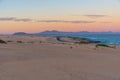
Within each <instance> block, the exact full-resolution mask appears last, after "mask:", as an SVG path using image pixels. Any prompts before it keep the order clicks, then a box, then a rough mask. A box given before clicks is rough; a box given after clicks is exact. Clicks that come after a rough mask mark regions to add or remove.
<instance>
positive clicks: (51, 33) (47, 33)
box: [13, 30, 113, 36]
mask: <svg viewBox="0 0 120 80" xmlns="http://www.w3.org/2000/svg"><path fill="white" fill-rule="evenodd" d="M76 34H113V32H110V31H108V32H88V31H80V32H63V31H57V30H52V31H48V30H47V31H43V32H39V33H33V34H28V33H25V32H16V33H14V34H13V35H34V36H69V35H76Z"/></svg>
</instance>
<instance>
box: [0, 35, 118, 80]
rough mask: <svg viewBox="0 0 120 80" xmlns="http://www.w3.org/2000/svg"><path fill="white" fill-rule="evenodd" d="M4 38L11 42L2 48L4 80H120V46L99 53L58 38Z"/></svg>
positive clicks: (0, 79)
mask: <svg viewBox="0 0 120 80" xmlns="http://www.w3.org/2000/svg"><path fill="white" fill-rule="evenodd" d="M0 38H1V39H3V40H5V41H10V42H8V43H7V44H0V80H120V46H119V45H116V49H113V48H105V47H99V48H97V49H96V48H95V44H74V43H71V42H59V41H57V40H56V39H55V37H34V36H21V37H20V36H0ZM11 41H12V42H11ZM18 41H22V43H18Z"/></svg>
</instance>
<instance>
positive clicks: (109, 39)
mask: <svg viewBox="0 0 120 80" xmlns="http://www.w3.org/2000/svg"><path fill="white" fill-rule="evenodd" d="M54 36H71V37H78V38H87V39H91V40H94V41H100V42H101V43H104V44H120V33H70V34H54Z"/></svg>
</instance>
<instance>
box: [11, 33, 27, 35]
mask: <svg viewBox="0 0 120 80" xmlns="http://www.w3.org/2000/svg"><path fill="white" fill-rule="evenodd" d="M13 35H28V34H27V33H25V32H16V33H14V34H13Z"/></svg>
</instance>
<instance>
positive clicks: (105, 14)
mask: <svg viewBox="0 0 120 80" xmlns="http://www.w3.org/2000/svg"><path fill="white" fill-rule="evenodd" d="M45 30H59V31H68V32H69V31H73V32H76V31H90V32H97V31H98V32H100V31H113V32H120V0H0V33H1V34H4V33H14V32H28V33H35V32H41V31H45Z"/></svg>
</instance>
